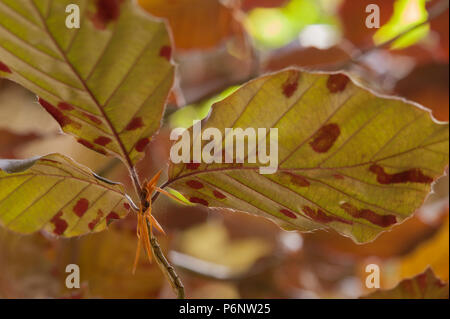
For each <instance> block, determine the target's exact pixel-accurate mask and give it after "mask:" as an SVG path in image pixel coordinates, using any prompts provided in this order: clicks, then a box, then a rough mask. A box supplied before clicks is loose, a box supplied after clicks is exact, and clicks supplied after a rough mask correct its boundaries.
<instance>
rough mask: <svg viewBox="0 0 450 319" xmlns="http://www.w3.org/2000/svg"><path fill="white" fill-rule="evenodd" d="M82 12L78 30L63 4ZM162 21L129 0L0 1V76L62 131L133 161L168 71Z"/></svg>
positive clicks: (152, 127) (160, 103) (168, 83)
mask: <svg viewBox="0 0 450 319" xmlns="http://www.w3.org/2000/svg"><path fill="white" fill-rule="evenodd" d="M69 4H76V5H78V6H79V9H80V19H81V21H80V28H79V29H77V28H68V27H66V19H68V20H69V22H71V21H72V20H71V19H70V16H69V15H70V14H71V13H72V12H71V11H70V10H69V11H68V12H67V13H66V6H68V5H69ZM170 54H171V46H170V38H169V35H168V32H167V29H166V27H165V24H164V23H163V22H161V21H156V20H153V19H151V18H150V16H149V15H148V14H146V13H145V12H144V11H143V10H142V9H140V8H138V7H137V5H136V4H135V3H133V1H131V0H126V1H94V0H0V76H3V77H6V78H8V79H10V80H12V81H15V82H17V83H20V84H21V85H23V86H24V87H26V88H28V89H29V90H31V91H33V92H34V93H36V94H37V95H38V96H39V102H40V104H41V105H42V106H43V107H44V108H45V109H46V110H47V111H48V112H49V113H50V114H51V115H52V116H53V117H54V118H55V119H56V120H57V121H58V122H59V124H60V125H61V127H62V129H63V130H64V131H65V132H66V133H69V134H72V135H74V136H76V137H78V141H79V142H80V143H81V144H83V145H85V146H87V147H89V148H91V149H94V150H96V151H98V152H100V153H110V154H114V155H116V156H118V157H120V158H121V159H122V160H123V161H124V162H125V163H126V164H127V165H128V166H132V165H133V164H134V163H135V162H136V161H137V160H138V159H139V158H140V155H141V154H142V152H143V151H144V148H145V146H146V145H147V144H148V142H149V137H150V136H151V135H152V134H154V133H155V132H156V131H157V130H158V128H159V126H160V121H161V117H162V113H163V111H164V106H165V101H166V98H167V96H168V92H169V91H170V89H171V87H172V82H173V78H174V68H173V65H172V63H171V61H170Z"/></svg>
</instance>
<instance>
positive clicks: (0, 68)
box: [0, 61, 12, 73]
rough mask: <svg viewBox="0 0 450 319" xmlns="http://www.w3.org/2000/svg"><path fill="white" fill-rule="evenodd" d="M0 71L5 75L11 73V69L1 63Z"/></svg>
mask: <svg viewBox="0 0 450 319" xmlns="http://www.w3.org/2000/svg"><path fill="white" fill-rule="evenodd" d="M0 71H2V72H6V73H12V72H11V69H10V68H9V67H8V66H7V65H6V64H5V63H3V62H1V61H0Z"/></svg>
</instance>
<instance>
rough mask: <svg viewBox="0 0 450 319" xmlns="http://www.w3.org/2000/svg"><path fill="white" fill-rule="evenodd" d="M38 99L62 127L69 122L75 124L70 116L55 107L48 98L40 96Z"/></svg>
mask: <svg viewBox="0 0 450 319" xmlns="http://www.w3.org/2000/svg"><path fill="white" fill-rule="evenodd" d="M38 101H39V104H41V105H42V107H43V108H44V109H45V110H46V111H47V112H48V113H50V115H51V116H52V117H53V118H54V119H55V120H56V121H57V122H58V123H59V125H61V127H64V126H66V125H69V124H74V122H73V121H72V120H71V119H70V118H69V117H68V116H66V115H64V114H63V112H61V111H60V110H58V109H57V108H56V107H54V106H53V105H52V104H50V103H49V102H47V101H46V100H44V99H42V98H39V99H38ZM77 124H78V123H77Z"/></svg>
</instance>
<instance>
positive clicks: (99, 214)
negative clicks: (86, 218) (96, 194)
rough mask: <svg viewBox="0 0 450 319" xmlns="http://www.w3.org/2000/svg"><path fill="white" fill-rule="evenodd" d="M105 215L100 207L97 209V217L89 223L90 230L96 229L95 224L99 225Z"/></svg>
mask: <svg viewBox="0 0 450 319" xmlns="http://www.w3.org/2000/svg"><path fill="white" fill-rule="evenodd" d="M102 217H103V212H102V210H101V209H99V210H98V211H97V216H95V219H94V220H92V221H91V222H90V223H89V224H88V227H89V229H90V230H94V228H95V226H97V224H98V222H99V221H100V219H101V218H102Z"/></svg>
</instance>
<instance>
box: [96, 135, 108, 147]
mask: <svg viewBox="0 0 450 319" xmlns="http://www.w3.org/2000/svg"><path fill="white" fill-rule="evenodd" d="M110 142H111V139H110V138H109V137H106V136H99V137H97V138H96V139H95V140H94V143H95V144H98V145H101V146H105V145H107V144H108V143H110Z"/></svg>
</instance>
